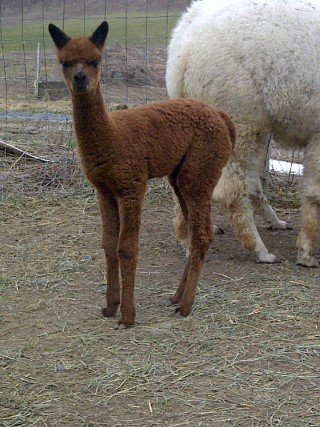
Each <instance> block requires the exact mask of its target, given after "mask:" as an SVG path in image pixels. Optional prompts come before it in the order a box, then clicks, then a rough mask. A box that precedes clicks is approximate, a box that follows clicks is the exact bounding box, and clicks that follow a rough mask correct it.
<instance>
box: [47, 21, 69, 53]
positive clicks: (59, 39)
mask: <svg viewBox="0 0 320 427" xmlns="http://www.w3.org/2000/svg"><path fill="white" fill-rule="evenodd" d="M48 28H49V33H50V35H51V37H52V40H53V41H54V44H55V45H56V46H57V48H58V49H59V50H61V49H62V48H63V47H64V46H65V45H66V44H67V43H68V41H69V40H70V37H69V36H67V35H66V34H65V33H64V32H63V31H62V30H60V28H58V27H56V26H55V25H54V24H49V27H48Z"/></svg>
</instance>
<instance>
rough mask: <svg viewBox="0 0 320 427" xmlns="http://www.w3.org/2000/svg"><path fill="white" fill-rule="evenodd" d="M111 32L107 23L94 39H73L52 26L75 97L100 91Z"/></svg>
mask: <svg viewBox="0 0 320 427" xmlns="http://www.w3.org/2000/svg"><path fill="white" fill-rule="evenodd" d="M108 31H109V26H108V23H107V22H106V21H104V22H102V24H101V25H99V27H98V28H97V29H96V30H95V32H94V33H93V34H92V36H91V37H89V38H86V37H77V38H71V37H68V36H67V35H66V34H65V33H64V32H63V31H62V30H60V29H59V28H58V27H56V26H55V25H53V24H50V25H49V32H50V34H51V37H52V39H53V41H54V43H55V45H56V47H57V49H58V59H59V62H60V64H61V66H62V71H63V75H64V78H65V81H66V84H67V86H68V88H69V90H70V91H71V92H72V93H76V94H86V93H89V92H91V91H92V90H94V89H95V88H96V87H97V85H98V83H99V80H100V71H101V65H100V64H101V60H102V53H103V47H104V43H105V41H106V38H107V34H108Z"/></svg>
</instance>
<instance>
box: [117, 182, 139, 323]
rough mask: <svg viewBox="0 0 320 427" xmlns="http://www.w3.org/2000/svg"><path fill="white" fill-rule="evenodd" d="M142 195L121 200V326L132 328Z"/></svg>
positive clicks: (119, 254) (119, 252) (119, 248)
mask: <svg viewBox="0 0 320 427" xmlns="http://www.w3.org/2000/svg"><path fill="white" fill-rule="evenodd" d="M143 195H144V191H143V193H142V194H138V195H133V196H131V197H126V198H123V199H120V201H119V214H120V237H119V246H118V257H119V261H120V269H121V278H122V289H121V306H120V312H121V318H120V320H119V325H123V326H124V327H128V326H132V325H133V324H134V322H135V315H136V314H135V304H134V285H135V276H136V269H137V261H138V251H139V232H140V224H141V205H142V198H143Z"/></svg>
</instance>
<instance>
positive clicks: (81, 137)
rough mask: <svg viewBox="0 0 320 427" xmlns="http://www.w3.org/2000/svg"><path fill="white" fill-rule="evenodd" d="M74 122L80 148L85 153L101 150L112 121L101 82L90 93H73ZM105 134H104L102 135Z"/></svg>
mask: <svg viewBox="0 0 320 427" xmlns="http://www.w3.org/2000/svg"><path fill="white" fill-rule="evenodd" d="M72 109H73V124H74V129H75V132H76V136H77V141H78V146H79V150H80V151H81V152H82V153H83V154H85V153H88V151H89V152H92V150H99V151H100V149H101V148H102V147H101V140H104V141H105V140H106V139H108V135H107V134H108V132H109V131H110V129H111V121H110V118H109V116H108V114H107V110H106V107H105V104H104V101H103V97H102V92H101V87H100V84H99V85H98V87H97V88H96V90H94V91H92V92H90V93H88V94H81V95H79V94H75V93H73V94H72ZM102 134H103V135H102Z"/></svg>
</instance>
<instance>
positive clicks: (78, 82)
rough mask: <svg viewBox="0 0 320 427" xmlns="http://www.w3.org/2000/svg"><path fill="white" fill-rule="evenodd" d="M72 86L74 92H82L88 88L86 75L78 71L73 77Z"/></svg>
mask: <svg viewBox="0 0 320 427" xmlns="http://www.w3.org/2000/svg"><path fill="white" fill-rule="evenodd" d="M73 84H74V87H75V89H76V90H79V91H83V90H85V89H86V88H87V86H88V77H87V74H86V73H84V72H83V71H78V72H77V73H76V74H75V75H74V76H73Z"/></svg>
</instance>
